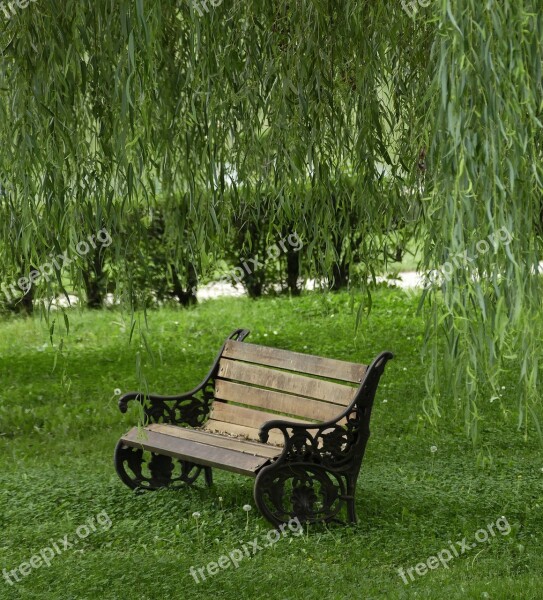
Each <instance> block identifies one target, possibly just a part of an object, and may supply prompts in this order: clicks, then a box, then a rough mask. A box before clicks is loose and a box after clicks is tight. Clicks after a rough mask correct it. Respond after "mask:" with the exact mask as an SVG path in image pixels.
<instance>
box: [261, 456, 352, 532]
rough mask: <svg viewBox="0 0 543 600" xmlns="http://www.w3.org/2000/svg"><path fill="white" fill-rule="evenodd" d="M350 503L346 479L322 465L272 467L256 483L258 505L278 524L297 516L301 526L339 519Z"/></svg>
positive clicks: (263, 472) (263, 512) (263, 471)
mask: <svg viewBox="0 0 543 600" xmlns="http://www.w3.org/2000/svg"><path fill="white" fill-rule="evenodd" d="M347 500H348V497H347V485H346V482H345V480H344V478H343V477H342V476H341V475H338V474H336V473H334V472H332V471H329V470H328V469H326V468H324V467H320V466H319V465H308V464H300V463H298V464H283V465H282V466H280V467H278V468H273V466H272V467H268V468H266V469H263V470H262V471H261V472H260V473H259V474H258V476H257V481H256V483H255V502H256V504H257V506H258V508H259V509H260V511H261V512H262V514H263V515H264V516H265V517H266V518H267V519H268V520H269V521H270V522H272V523H273V524H274V525H279V524H281V523H285V522H287V521H288V520H290V519H292V518H294V517H296V518H298V520H299V521H300V522H301V523H305V522H309V523H315V522H323V521H324V522H329V521H334V520H339V519H338V518H337V517H338V515H339V514H340V512H341V511H342V509H343V508H344V506H345V505H346V501H347Z"/></svg>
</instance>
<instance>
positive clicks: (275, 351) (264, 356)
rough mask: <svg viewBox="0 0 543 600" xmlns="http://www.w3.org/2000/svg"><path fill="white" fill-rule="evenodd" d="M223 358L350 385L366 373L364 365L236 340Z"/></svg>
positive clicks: (227, 346)
mask: <svg viewBox="0 0 543 600" xmlns="http://www.w3.org/2000/svg"><path fill="white" fill-rule="evenodd" d="M222 355H223V356H224V357H225V358H232V359H236V360H242V361H245V362H249V363H255V364H259V365H265V366H268V367H276V368H278V369H287V370H289V371H296V372H298V373H305V374H307V375H317V376H320V377H328V378H330V379H338V380H340V381H349V382H351V383H360V382H361V381H362V379H363V378H364V375H365V373H366V370H367V366H366V365H362V364H358V363H351V362H347V361H344V360H337V359H335V358H324V357H322V356H314V355H312V354H303V353H301V352H292V351H290V350H282V349H280V348H269V347H268V346H261V345H258V344H247V343H246V342H236V341H235V340H229V341H228V342H226V345H225V347H224V351H223V354H222Z"/></svg>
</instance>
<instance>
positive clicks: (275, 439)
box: [203, 419, 285, 446]
mask: <svg viewBox="0 0 543 600" xmlns="http://www.w3.org/2000/svg"><path fill="white" fill-rule="evenodd" d="M203 428H204V429H205V430H206V431H211V432H214V433H220V434H223V435H230V436H233V437H238V438H247V439H249V440H254V441H256V442H258V441H259V440H260V438H259V437H258V429H255V428H254V427H245V426H244V425H237V424H236V423H225V422H224V421H215V420H214V419H209V420H208V421H207V422H206V424H205V425H204V427H203ZM284 441H285V438H284V437H283V434H282V433H281V432H280V431H278V430H277V429H275V430H273V431H270V436H269V438H268V442H267V443H268V444H271V445H274V446H282V445H283V443H284Z"/></svg>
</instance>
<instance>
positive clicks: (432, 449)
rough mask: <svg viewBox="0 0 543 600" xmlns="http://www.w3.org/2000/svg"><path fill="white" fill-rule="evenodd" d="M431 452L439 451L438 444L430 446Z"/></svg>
mask: <svg viewBox="0 0 543 600" xmlns="http://www.w3.org/2000/svg"><path fill="white" fill-rule="evenodd" d="M430 452H431V453H432V454H433V453H434V452H437V446H430Z"/></svg>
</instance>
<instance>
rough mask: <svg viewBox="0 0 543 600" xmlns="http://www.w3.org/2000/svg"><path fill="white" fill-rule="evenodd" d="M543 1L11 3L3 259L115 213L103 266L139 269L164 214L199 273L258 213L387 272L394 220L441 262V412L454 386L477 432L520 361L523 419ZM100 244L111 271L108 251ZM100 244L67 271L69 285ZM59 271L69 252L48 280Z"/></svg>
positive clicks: (531, 348) (24, 259)
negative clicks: (145, 237)
mask: <svg viewBox="0 0 543 600" xmlns="http://www.w3.org/2000/svg"><path fill="white" fill-rule="evenodd" d="M12 4H13V5H14V6H16V4H15V3H12ZM424 4H428V5H427V6H423V5H424ZM542 8H543V6H542V3H541V0H485V1H484V2H482V1H481V0H432V2H430V3H427V2H423V3H421V2H418V1H416V0H413V1H411V2H407V1H402V0H397V1H396V0H391V1H387V2H385V1H375V0H343V1H341V2H340V1H336V0H278V1H277V2H269V0H243V1H241V0H223V1H222V2H220V3H217V2H216V1H215V2H213V3H212V2H210V1H208V2H203V1H201V0H180V1H179V2H171V1H165V0H153V2H148V1H145V0H116V1H115V2H113V1H107V0H94V1H93V2H92V3H91V2H81V0H37V1H35V2H31V3H30V4H29V5H28V6H27V7H25V8H15V9H14V11H13V12H12V14H11V16H10V18H7V17H6V18H4V16H5V15H2V14H1V13H0V78H1V82H0V142H1V144H2V153H1V155H0V185H1V195H0V260H1V265H2V267H1V271H2V273H1V274H2V279H3V280H4V281H6V280H11V279H13V278H15V280H17V278H18V277H21V276H22V275H23V274H25V273H27V272H28V271H29V270H30V269H32V268H33V267H36V266H38V265H41V264H43V263H44V262H47V260H51V254H52V253H53V254H54V255H55V256H58V255H59V254H61V253H63V252H65V251H66V249H67V248H74V247H77V245H78V244H79V243H81V241H82V240H86V239H88V236H89V235H91V234H97V232H99V231H100V230H103V229H106V230H107V232H108V233H109V234H110V235H111V245H110V246H109V247H108V252H109V256H110V261H111V265H112V266H111V273H110V275H112V276H114V277H115V278H117V279H118V281H119V284H120V285H123V286H126V287H130V286H131V285H132V283H133V281H134V280H135V278H136V277H137V273H136V272H135V271H136V266H135V265H137V264H138V256H139V250H138V248H139V247H140V246H139V245H140V244H141V237H142V233H141V232H142V231H143V227H144V225H145V223H146V222H148V221H149V220H151V221H152V220H153V218H154V215H155V214H156V211H158V210H160V214H161V219H162V223H163V229H164V231H163V235H164V239H165V240H167V243H166V244H165V248H166V250H165V251H166V252H167V254H168V260H167V262H168V263H170V262H171V263H172V264H187V263H189V264H190V265H192V268H193V270H194V271H195V273H196V274H199V273H203V272H205V271H206V269H208V268H209V267H210V265H212V264H213V261H214V260H215V259H216V258H217V256H219V255H221V253H223V252H224V251H225V243H226V242H225V240H228V239H230V238H229V236H231V235H232V232H233V231H235V230H242V231H244V232H246V240H245V243H247V244H249V245H250V243H251V239H252V238H251V235H250V232H251V227H252V226H254V227H259V228H262V227H265V228H266V231H265V234H266V235H267V236H269V237H270V239H272V238H274V236H275V235H276V233H277V232H283V233H284V232H287V233H288V232H292V231H296V233H297V234H298V235H299V236H300V237H301V238H302V239H304V243H305V255H306V257H307V258H308V260H309V261H310V263H311V267H310V268H311V270H312V272H313V273H314V274H315V275H316V276H324V277H328V278H330V279H333V277H334V274H335V272H334V268H335V267H337V265H338V263H339V262H340V261H341V259H342V257H345V256H349V255H352V254H354V253H356V255H357V256H358V257H359V260H360V262H361V263H362V264H363V265H364V266H365V269H366V271H367V273H368V275H372V274H374V273H375V272H376V271H377V270H378V268H379V266H380V265H381V263H386V261H387V252H386V251H383V249H384V246H385V245H386V244H387V243H388V242H387V240H389V239H390V236H391V235H396V236H399V237H403V238H410V239H414V240H417V241H418V242H420V245H421V249H422V257H423V258H422V264H421V269H423V270H425V271H427V272H432V271H434V270H437V271H440V270H441V276H440V278H439V279H438V280H436V281H435V283H434V284H433V285H431V286H428V287H427V288H426V289H425V290H424V293H423V301H422V308H423V311H424V314H425V318H426V320H427V325H428V328H427V348H428V357H429V359H430V360H429V362H428V364H429V368H428V381H427V387H428V400H427V402H426V405H425V406H426V409H427V412H428V414H429V415H430V416H431V417H435V416H437V415H439V414H440V395H441V394H444V393H447V394H453V395H454V396H455V397H457V398H458V402H459V405H460V406H462V407H463V408H464V409H465V422H466V427H467V431H468V432H469V433H470V434H472V435H474V436H475V435H476V432H477V422H478V418H479V414H480V411H481V406H482V404H483V403H484V402H485V401H486V398H488V394H493V393H496V388H497V386H498V382H499V379H500V376H501V375H502V374H503V372H504V370H505V371H507V370H510V369H511V368H513V367H514V368H513V377H515V378H518V380H519V381H520V383H521V386H522V393H521V394H520V395H519V397H520V401H519V408H520V411H519V415H520V416H519V424H520V425H522V426H523V427H524V430H525V431H527V427H528V422H529V418H530V416H532V417H536V412H534V407H535V406H536V403H537V373H538V355H539V353H538V346H539V344H540V341H541V332H540V331H538V330H537V329H536V328H534V325H533V324H534V320H533V318H532V317H533V314H534V312H535V311H538V310H540V304H541V290H540V277H539V275H538V264H539V260H540V259H541V245H542V224H543V221H542V215H543V212H542V209H543V207H542V196H541V191H542V169H543V166H542V165H543V163H542V160H541V159H542V144H541V142H542V122H541V120H542V98H543V94H542V83H541V72H542V53H543V10H542ZM482 242H486V245H485V244H484V243H482ZM462 257H463V258H462ZM84 260H87V261H91V263H92V265H93V268H95V270H96V269H98V270H100V268H101V266H100V261H101V254H100V248H99V249H98V250H97V251H96V252H90V250H89V254H88V256H86V259H84ZM84 260H83V259H82V260H75V261H73V262H71V263H70V265H69V267H68V271H69V273H70V277H71V279H72V281H73V282H74V283H75V284H76V285H84V283H85V282H84V276H85V268H83V266H82V262H84ZM450 264H452V265H453V267H454V268H450V267H448V266H447V268H446V269H445V270H443V269H442V266H444V265H450ZM459 265H460V266H459ZM434 272H435V271H434ZM181 275H182V277H185V279H190V276H187V275H186V273H184V272H181ZM443 275H445V276H443ZM189 283H190V282H189V281H185V284H189ZM55 286H56V287H55ZM360 286H361V288H364V282H363V280H361V283H360ZM62 287H63V280H62V278H61V276H60V274H59V271H58V270H57V271H56V272H55V277H52V278H51V280H50V281H49V282H48V283H47V285H42V286H38V293H39V294H42V295H44V296H46V295H48V294H50V293H51V290H52V289H61V288H62ZM443 334H444V335H445V339H446V347H445V354H444V355H443V354H442V350H441V346H440V344H439V340H440V339H441V338H442V337H443ZM443 365H445V368H443ZM512 366H513V367H512ZM443 373H446V374H447V376H446V377H444V375H443Z"/></svg>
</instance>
